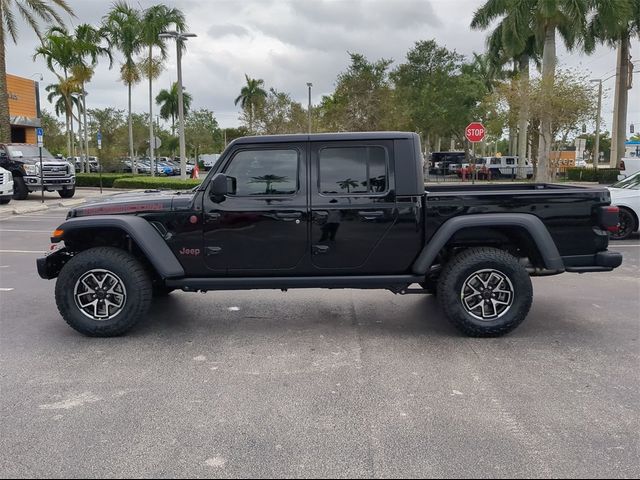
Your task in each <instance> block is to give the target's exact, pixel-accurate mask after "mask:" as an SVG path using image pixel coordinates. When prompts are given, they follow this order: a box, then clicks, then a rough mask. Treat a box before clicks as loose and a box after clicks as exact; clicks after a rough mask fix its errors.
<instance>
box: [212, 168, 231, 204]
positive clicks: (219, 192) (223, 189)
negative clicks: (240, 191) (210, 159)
mask: <svg viewBox="0 0 640 480" xmlns="http://www.w3.org/2000/svg"><path fill="white" fill-rule="evenodd" d="M235 193H236V179H235V178H234V177H228V176H226V175H225V174H224V173H216V174H215V175H214V176H213V178H212V179H211V187H210V189H209V195H210V196H211V199H212V200H213V201H214V202H220V201H222V199H224V197H225V196H227V195H233V194H235Z"/></svg>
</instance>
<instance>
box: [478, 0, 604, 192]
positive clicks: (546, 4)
mask: <svg viewBox="0 0 640 480" xmlns="http://www.w3.org/2000/svg"><path fill="white" fill-rule="evenodd" d="M593 1H595V0H589V1H586V0H487V2H486V3H485V4H484V5H483V6H482V7H480V9H479V10H477V11H476V12H475V15H474V18H476V19H478V20H479V21H478V23H481V24H485V25H488V24H489V23H490V22H492V21H493V20H496V19H503V20H505V21H507V24H506V25H510V28H508V29H507V30H506V32H505V33H506V34H508V36H507V38H508V42H509V43H508V44H507V46H508V47H509V49H510V50H512V51H517V50H519V49H520V47H522V46H523V44H524V43H525V38H526V37H525V35H523V33H525V32H527V35H528V32H529V31H531V32H535V35H536V39H537V40H538V42H539V43H541V44H543V49H542V82H543V84H544V85H546V88H548V89H551V88H552V87H553V84H554V80H555V72H556V63H557V56H556V34H557V32H559V33H560V35H561V37H562V39H563V40H564V43H565V45H566V47H567V49H569V50H571V49H573V48H574V47H575V46H576V45H577V44H578V43H580V42H582V41H583V40H584V36H585V30H586V21H587V13H588V10H589V7H590V4H591V3H592V2H593ZM472 25H473V24H472ZM518 26H522V27H518ZM551 121H552V118H551V116H550V114H547V113H545V114H543V115H542V117H541V118H540V140H539V145H538V169H537V180H539V181H543V182H547V181H550V180H551V178H550V176H551V175H550V169H549V157H550V154H551V146H552V143H553V138H552V136H553V135H552V125H551Z"/></svg>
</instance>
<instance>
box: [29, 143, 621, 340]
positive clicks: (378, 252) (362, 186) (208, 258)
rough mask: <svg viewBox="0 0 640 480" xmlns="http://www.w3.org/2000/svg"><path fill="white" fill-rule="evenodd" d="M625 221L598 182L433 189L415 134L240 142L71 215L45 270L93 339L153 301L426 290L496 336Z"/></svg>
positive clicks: (460, 318) (126, 323) (449, 310)
mask: <svg viewBox="0 0 640 480" xmlns="http://www.w3.org/2000/svg"><path fill="white" fill-rule="evenodd" d="M617 223H618V213H617V207H612V206H610V197H609V192H608V191H607V190H606V189H605V188H579V187H573V186H560V185H547V184H510V185H483V186H470V185H465V186H460V185H448V186H433V187H431V186H430V187H429V188H428V191H426V192H425V186H424V183H423V165H422V156H421V150H420V142H419V137H418V136H417V135H416V134H413V133H401V132H384V133H340V134H316V135H287V136H264V137H247V138H240V139H238V140H235V141H234V142H233V143H231V144H230V145H229V146H228V148H227V149H226V150H225V152H224V153H223V155H222V157H221V158H220V161H219V162H218V163H217V164H216V166H215V167H214V169H213V170H211V171H210V172H209V174H208V175H207V177H206V178H205V180H204V181H203V182H202V184H201V185H200V186H199V187H197V188H196V189H194V190H193V191H190V192H187V193H184V192H183V193H169V192H159V191H152V192H144V193H139V194H133V195H131V194H125V195H120V196H116V197H114V198H113V199H112V200H111V201H108V202H104V203H96V204H87V205H84V206H81V207H78V208H75V209H73V210H71V211H70V212H69V214H68V219H67V220H66V221H65V222H64V223H63V224H62V225H60V226H59V227H58V229H56V230H55V231H54V232H53V234H52V239H51V240H52V242H53V243H54V245H52V250H51V252H50V253H49V254H48V255H47V256H45V257H43V258H40V259H38V260H37V266H38V272H39V274H40V276H41V277H42V278H45V279H52V278H55V277H58V280H57V283H56V288H55V296H56V303H57V305H58V309H59V311H60V313H61V314H62V316H63V317H64V319H65V320H66V321H67V323H69V325H71V326H72V327H73V328H75V329H76V330H78V331H79V332H82V333H83V334H86V335H91V336H115V335H119V334H122V333H124V332H126V331H127V330H129V329H130V328H131V327H133V326H134V325H135V324H136V322H138V320H140V318H141V317H142V316H143V315H144V314H145V313H146V311H147V309H148V308H149V305H150V303H151V299H152V296H153V295H154V294H155V295H166V294H167V293H169V292H171V291H172V290H175V289H182V290H184V291H189V292H196V291H207V290H239V289H242V290H244V289H282V290H287V289H289V288H371V289H387V290H391V291H392V292H394V293H400V294H405V293H415V292H418V291H419V292H424V293H433V294H437V295H438V298H439V301H440V304H441V306H442V308H443V310H444V312H445V314H446V316H447V317H448V318H449V319H450V320H451V321H452V322H453V323H454V324H455V325H456V326H457V327H458V328H460V329H461V330H462V331H463V332H465V333H466V334H468V335H473V336H497V335H502V334H504V333H507V332H509V331H511V330H513V329H514V328H515V327H516V326H518V325H519V324H520V323H521V322H522V321H523V320H524V319H525V317H526V316H527V313H528V312H529V308H530V307H531V302H532V297H533V290H532V285H531V279H530V276H532V275H554V274H559V273H563V272H578V273H582V272H605V271H610V270H612V269H614V268H616V267H618V266H619V265H620V264H621V262H622V256H621V255H620V254H619V253H616V252H609V251H607V245H608V242H609V237H608V232H607V230H614V229H615V228H616V226H617ZM413 284H418V285H420V287H421V288H417V287H414V288H411V286H412V285H413Z"/></svg>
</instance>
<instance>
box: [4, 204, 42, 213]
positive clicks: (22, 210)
mask: <svg viewBox="0 0 640 480" xmlns="http://www.w3.org/2000/svg"><path fill="white" fill-rule="evenodd" d="M42 210H49V206H48V205H33V206H31V205H30V206H28V207H17V208H14V209H13V210H12V211H11V213H13V214H14V215H22V214H24V213H32V212H40V211H42Z"/></svg>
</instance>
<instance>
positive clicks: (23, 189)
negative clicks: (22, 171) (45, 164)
mask: <svg viewBox="0 0 640 480" xmlns="http://www.w3.org/2000/svg"><path fill="white" fill-rule="evenodd" d="M28 196H29V189H28V188H27V185H26V184H25V183H24V178H22V177H19V176H14V177H13V199H14V200H26V199H27V197H28Z"/></svg>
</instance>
